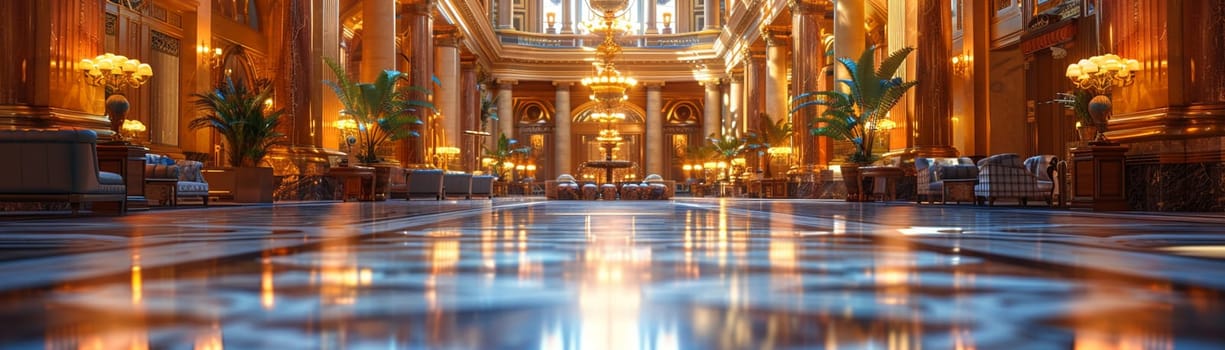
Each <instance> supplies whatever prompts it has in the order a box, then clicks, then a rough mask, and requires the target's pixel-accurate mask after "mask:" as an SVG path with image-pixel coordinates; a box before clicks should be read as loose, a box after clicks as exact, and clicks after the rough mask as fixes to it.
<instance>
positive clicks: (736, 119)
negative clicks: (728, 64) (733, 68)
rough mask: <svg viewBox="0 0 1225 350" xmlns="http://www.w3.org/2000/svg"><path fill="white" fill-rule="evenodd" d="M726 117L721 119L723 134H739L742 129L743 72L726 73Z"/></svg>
mask: <svg viewBox="0 0 1225 350" xmlns="http://www.w3.org/2000/svg"><path fill="white" fill-rule="evenodd" d="M728 80H729V82H728V87H727V117H726V119H724V120H723V135H740V134H741V131H742V130H744V110H743V109H742V107H741V106H743V105H744V72H732V73H731V74H728Z"/></svg>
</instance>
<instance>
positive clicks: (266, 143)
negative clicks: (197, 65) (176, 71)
mask: <svg viewBox="0 0 1225 350" xmlns="http://www.w3.org/2000/svg"><path fill="white" fill-rule="evenodd" d="M253 85H254V86H251V87H248V86H246V84H243V83H235V82H234V80H232V79H230V78H229V77H226V79H225V81H224V82H222V83H221V84H220V85H219V86H217V88H215V89H213V91H210V92H208V93H202V94H201V93H197V94H192V96H193V97H194V98H195V102H194V103H195V106H196V109H198V110H200V111H202V112H204V113H205V114H204V115H202V116H199V117H197V118H196V119H193V120H192V121H191V123H190V124H188V127H189V128H190V129H192V130H198V129H205V128H207V129H213V130H215V131H217V133H218V134H220V135H221V137H222V138H224V139H225V147H226V148H225V150H226V156H227V158H228V159H229V163H230V164H229V165H230V168H228V169H224V170H222V171H221V172H210V174H214V175H213V176H210V177H212V179H209V180H208V181H209V182H210V183H213V184H214V185H213V187H214V188H216V189H229V190H231V191H232V192H231V193H232V194H233V196H234V201H235V202H242V203H271V202H272V191H273V180H274V178H273V175H272V168H270V167H260V164H261V163H262V162H263V160H264V156H265V155H267V154H268V151H269V150H270V149H271V148H272V147H273V146H276V145H279V144H281V143H282V142H283V141H282V137H283V136H284V135H282V134H281V133H280V132H278V131H277V130H276V128H277V125H278V124H280V117H281V115H282V114H283V113H284V110H283V109H278V110H271V108H269V106H270V103H269V102H270V99H271V98H272V84H270V83H269V82H268V81H266V80H259V81H256V82H255V83H254V84H253Z"/></svg>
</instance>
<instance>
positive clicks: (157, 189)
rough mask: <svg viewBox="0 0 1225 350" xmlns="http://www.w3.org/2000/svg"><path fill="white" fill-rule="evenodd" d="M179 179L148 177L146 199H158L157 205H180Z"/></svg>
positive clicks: (146, 180)
mask: <svg viewBox="0 0 1225 350" xmlns="http://www.w3.org/2000/svg"><path fill="white" fill-rule="evenodd" d="M178 191H179V179H170V178H146V179H145V199H148V200H156V201H157V205H159V206H163V207H174V206H178V205H179V201H178V197H179V194H178Z"/></svg>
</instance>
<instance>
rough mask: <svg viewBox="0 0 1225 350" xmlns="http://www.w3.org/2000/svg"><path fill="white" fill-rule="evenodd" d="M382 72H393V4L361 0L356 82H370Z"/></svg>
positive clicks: (394, 32) (394, 49) (392, 2)
mask: <svg viewBox="0 0 1225 350" xmlns="http://www.w3.org/2000/svg"><path fill="white" fill-rule="evenodd" d="M427 38H428V37H427ZM385 69H396V0H365V1H362V65H361V76H360V78H361V79H360V81H363V82H370V81H374V79H375V78H376V77H378V76H379V74H380V73H382V72H383V70H385Z"/></svg>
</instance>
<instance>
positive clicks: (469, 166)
mask: <svg viewBox="0 0 1225 350" xmlns="http://www.w3.org/2000/svg"><path fill="white" fill-rule="evenodd" d="M476 70H477V66H476V57H475V56H471V55H467V56H461V57H460V60H459V76H460V85H459V86H460V88H459V96H460V97H459V101H460V102H459V115H460V123H459V128H460V132H461V134H460V136H459V137H460V140H457V141H460V142H457V143H456V144H458V145H460V146H459V148H460V149H461V152H460V157H461V159H462V160H461V162H460V163H461V164H462V165H461V166H462V170H463V171H465V172H472V171H473V170H477V169H480V156H481V154H482V152H481V148H482V146H483V145H482V144H481V142H480V141H481V140H483V139H484V138H485V136H482V135H472V134H469V133H468V131H470V130H471V131H482V130H481V120H480V115H479V114H480V109H481V96H480V95H481V89H480V88H479V87H478V86H477V78H476Z"/></svg>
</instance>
